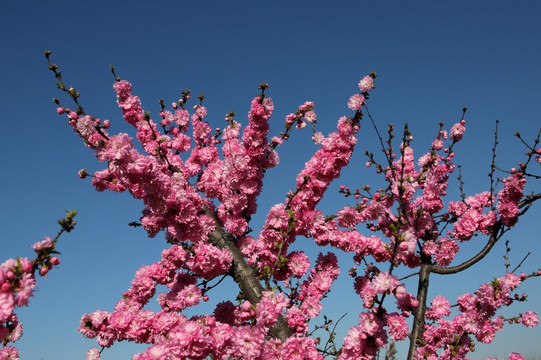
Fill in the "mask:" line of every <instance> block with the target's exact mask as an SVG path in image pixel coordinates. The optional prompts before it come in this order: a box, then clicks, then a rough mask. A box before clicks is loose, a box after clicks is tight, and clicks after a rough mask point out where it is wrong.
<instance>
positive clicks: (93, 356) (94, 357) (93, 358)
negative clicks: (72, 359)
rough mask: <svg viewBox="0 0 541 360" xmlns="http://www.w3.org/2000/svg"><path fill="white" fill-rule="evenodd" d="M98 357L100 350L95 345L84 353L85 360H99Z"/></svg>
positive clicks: (99, 356) (99, 357)
mask: <svg viewBox="0 0 541 360" xmlns="http://www.w3.org/2000/svg"><path fill="white" fill-rule="evenodd" d="M100 359H101V355H100V351H99V350H98V349H97V348H95V347H93V348H90V349H89V350H88V352H87V353H86V360H100Z"/></svg>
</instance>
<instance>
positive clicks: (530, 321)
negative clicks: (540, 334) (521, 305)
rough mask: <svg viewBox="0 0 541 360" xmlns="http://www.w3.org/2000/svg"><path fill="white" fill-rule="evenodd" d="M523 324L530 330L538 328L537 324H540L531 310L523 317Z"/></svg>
mask: <svg viewBox="0 0 541 360" xmlns="http://www.w3.org/2000/svg"><path fill="white" fill-rule="evenodd" d="M522 324H523V325H524V326H526V327H529V328H533V327H535V326H537V324H539V319H538V318H537V314H536V313H534V312H533V311H530V310H528V311H526V312H525V313H524V315H522Z"/></svg>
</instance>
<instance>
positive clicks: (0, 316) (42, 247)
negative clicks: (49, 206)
mask: <svg viewBox="0 0 541 360" xmlns="http://www.w3.org/2000/svg"><path fill="white" fill-rule="evenodd" d="M76 214H77V212H76V211H67V212H66V215H67V217H66V218H65V219H61V220H59V221H58V223H59V224H60V225H61V226H62V230H60V231H59V233H58V234H57V236H56V237H55V238H54V239H53V240H51V238H50V237H48V236H47V237H45V239H44V240H42V241H38V242H36V243H34V244H33V245H31V247H32V249H33V250H34V252H35V253H36V257H35V258H34V259H32V260H30V259H28V258H26V257H24V258H16V259H8V260H6V261H4V262H3V263H2V264H0V341H1V342H2V348H1V349H0V360H4V359H5V360H18V359H19V350H18V349H17V348H15V347H14V346H11V345H8V344H10V343H15V342H16V341H18V340H19V339H20V338H21V336H22V335H23V325H22V323H21V322H20V321H19V319H18V316H17V314H16V313H15V309H16V308H17V307H22V306H28V303H29V301H30V298H31V297H33V296H34V291H35V288H36V285H37V281H36V272H37V273H38V274H39V275H40V276H45V275H47V273H48V272H49V271H50V270H51V269H52V268H53V267H55V266H57V265H58V264H60V259H59V258H58V257H57V256H56V255H57V254H59V252H58V251H56V250H55V247H56V241H57V239H58V237H59V236H60V234H61V233H63V232H64V231H68V232H69V231H71V230H72V229H73V227H74V225H75V222H74V221H73V217H75V215H76Z"/></svg>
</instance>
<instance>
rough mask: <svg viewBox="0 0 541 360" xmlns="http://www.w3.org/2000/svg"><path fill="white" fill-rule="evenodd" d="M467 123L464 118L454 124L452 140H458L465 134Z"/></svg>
mask: <svg viewBox="0 0 541 360" xmlns="http://www.w3.org/2000/svg"><path fill="white" fill-rule="evenodd" d="M465 123H466V121H464V120H462V121H460V122H458V123H456V124H454V125H453V127H452V128H451V140H453V141H454V142H458V141H460V140H461V139H462V135H464V131H465V130H466V127H465V126H464V124H465Z"/></svg>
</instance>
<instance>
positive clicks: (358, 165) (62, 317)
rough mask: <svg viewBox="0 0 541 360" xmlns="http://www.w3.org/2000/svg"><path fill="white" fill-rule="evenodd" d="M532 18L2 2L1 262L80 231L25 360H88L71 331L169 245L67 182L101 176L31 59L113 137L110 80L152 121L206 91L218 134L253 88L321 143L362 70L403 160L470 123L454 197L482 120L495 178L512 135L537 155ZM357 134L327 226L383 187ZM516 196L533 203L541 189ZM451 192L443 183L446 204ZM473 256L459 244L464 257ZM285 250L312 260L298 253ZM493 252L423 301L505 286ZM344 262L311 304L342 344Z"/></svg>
mask: <svg viewBox="0 0 541 360" xmlns="http://www.w3.org/2000/svg"><path fill="white" fill-rule="evenodd" d="M331 4H332V5H331ZM511 4H512V5H511ZM540 18H541V5H540V3H539V2H538V1H527V0H526V1H520V2H513V3H511V2H509V1H500V0H493V1H462V0H457V1H452V2H451V1H448V2H444V1H409V2H404V1H370V2H369V1H335V2H330V1H319V0H313V1H273V2H255V1H235V2H233V1H231V2H228V1H220V2H219V1H215V2H212V1H199V2H196V1H193V2H186V1H153V2H150V1H129V2H128V1H102V0H95V1H86V2H82V1H80V2H77V1H65V0H64V1H53V2H46V1H25V0H21V1H2V2H0V74H1V80H2V86H1V90H0V104H1V108H2V111H1V113H0V119H1V123H2V127H3V130H2V134H3V136H2V142H1V144H2V148H3V149H4V155H3V158H2V170H1V174H2V176H0V198H1V199H2V206H1V207H0V262H1V261H3V260H5V259H7V258H10V257H16V256H21V257H23V256H28V257H30V256H32V249H31V248H30V247H29V245H30V244H32V243H34V242H36V241H39V240H41V239H43V237H44V236H45V235H51V236H52V235H54V234H55V233H56V231H57V229H58V227H57V225H56V220H57V219H59V218H61V217H62V216H63V214H64V212H63V211H64V210H65V209H77V210H79V215H78V216H77V219H76V220H77V221H78V225H77V227H76V229H75V230H74V231H73V232H72V233H70V234H67V235H65V236H63V237H62V238H61V239H60V243H59V245H58V249H59V250H60V251H61V252H62V255H61V265H60V266H59V267H58V268H57V269H54V271H52V272H51V273H50V274H49V276H48V279H47V280H45V279H41V278H40V279H39V282H38V286H39V291H38V292H37V293H36V297H35V298H33V299H31V302H30V307H28V308H25V309H21V310H19V311H18V314H19V318H20V320H21V321H22V322H23V324H24V326H25V335H24V336H23V338H22V340H21V341H20V342H19V343H17V344H16V345H17V347H18V348H19V349H20V350H21V355H22V358H23V359H25V360H39V359H45V360H53V359H55V360H72V359H81V358H84V354H85V353H86V350H87V349H88V348H89V347H91V346H94V344H95V343H94V342H93V341H91V340H86V339H84V338H82V336H80V335H79V334H78V333H77V332H76V328H77V326H78V322H79V319H80V317H81V315H82V314H83V313H85V312H91V311H94V310H96V309H104V310H109V311H110V310H112V308H113V307H114V305H115V303H116V301H117V300H118V299H119V298H120V296H121V293H122V292H123V291H125V290H126V289H128V288H129V286H130V282H131V279H132V278H133V274H134V273H135V271H136V270H137V269H138V268H139V266H141V265H143V264H150V263H152V262H154V261H157V260H158V259H159V256H160V252H161V249H162V248H163V247H164V246H165V241H164V239H163V235H159V236H157V237H156V238H154V239H147V237H146V235H145V233H144V231H143V230H141V229H133V228H131V227H128V226H127V224H128V223H129V222H130V221H133V220H137V219H138V218H139V217H140V210H141V209H142V204H141V203H138V202H136V201H135V200H132V199H130V198H129V195H127V194H113V193H96V192H95V191H94V190H93V188H92V187H91V186H90V181H89V180H80V179H78V178H77V171H78V170H79V169H81V168H87V169H88V170H89V171H95V170H99V169H101V166H102V164H99V163H98V162H97V161H96V159H95V158H94V156H93V155H92V153H91V151H89V150H88V149H87V148H85V147H84V146H83V145H82V143H81V141H80V140H79V138H78V137H77V136H76V135H75V134H74V133H73V132H72V131H71V129H70V128H69V127H68V126H67V125H66V123H65V119H64V118H63V117H60V116H58V115H57V114H56V112H55V106H54V105H53V104H52V103H51V99H52V98H53V97H57V96H60V95H61V94H60V93H59V92H58V91H57V90H56V89H55V79H54V77H53V75H52V74H51V73H50V72H49V71H48V70H47V66H46V63H45V59H44V57H43V50H45V49H50V50H52V51H53V59H54V61H55V62H56V63H58V64H59V65H60V67H61V69H62V72H63V75H64V77H65V79H66V81H67V83H68V84H71V85H73V86H74V87H76V88H77V90H79V91H80V92H81V102H82V104H83V106H84V107H85V110H86V111H87V112H88V113H90V114H92V115H95V116H97V117H100V118H102V119H103V118H107V119H110V120H111V122H112V124H113V126H112V129H111V131H110V132H111V133H113V132H118V131H129V127H128V126H126V125H124V124H123V123H122V122H121V120H122V119H121V113H120V110H119V109H118V108H117V106H116V103H115V95H114V93H113V91H112V87H111V85H112V83H113V77H112V75H111V74H110V71H109V69H108V64H114V65H115V66H116V68H117V72H118V74H119V75H120V76H121V77H122V78H124V79H127V80H129V81H131V82H132V83H133V84H134V92H135V93H136V94H138V95H139V96H141V98H142V101H143V105H144V107H145V108H146V109H148V110H151V111H152V114H153V115H154V117H157V109H158V108H159V105H158V103H157V101H158V100H159V99H160V98H164V99H165V100H166V103H168V104H169V103H171V102H172V101H174V100H177V99H178V98H179V95H180V91H181V90H184V89H186V88H189V89H191V90H192V92H193V94H199V93H200V92H204V93H205V95H206V100H205V103H206V105H207V107H208V109H209V117H208V119H211V122H212V124H213V127H214V126H220V127H221V126H223V125H224V122H223V117H224V114H226V113H228V112H229V111H230V110H231V109H234V110H235V112H236V113H237V119H239V120H241V121H245V114H246V113H247V111H248V109H249V103H250V100H251V98H252V97H253V96H255V95H256V94H257V86H258V85H259V83H260V82H262V81H266V82H268V83H269V84H270V89H269V91H268V95H270V96H271V97H272V98H273V100H274V103H275V115H274V116H273V120H272V125H271V132H274V134H277V133H278V132H279V131H280V130H281V127H282V125H283V118H284V116H285V115H286V114H287V113H289V112H293V111H295V109H296V108H297V106H298V105H299V104H301V103H303V102H304V101H306V100H312V101H315V103H316V111H317V113H318V122H319V123H318V126H319V130H320V131H322V132H324V133H328V132H330V131H332V130H333V128H334V126H335V124H336V120H337V119H338V118H339V117H340V116H342V115H344V114H346V115H349V114H351V111H350V110H349V109H348V108H347V106H346V103H347V99H348V98H349V96H350V95H351V94H353V93H354V92H355V91H358V88H357V87H356V85H357V83H358V81H359V79H360V78H361V76H362V75H364V74H367V73H368V72H370V71H376V72H378V74H379V77H378V79H377V84H376V86H377V88H376V90H375V91H374V92H373V95H372V96H371V99H370V102H369V108H370V111H371V113H372V114H373V116H374V119H375V121H376V122H377V124H378V125H379V126H380V130H384V129H385V127H386V124H387V123H394V124H395V125H396V127H397V129H400V128H401V127H402V126H403V125H404V123H405V122H408V123H409V126H410V129H411V131H412V132H413V134H414V138H415V140H414V142H413V144H412V145H413V147H414V149H416V154H417V155H421V154H423V152H424V151H425V150H426V149H427V148H428V147H429V144H430V142H431V140H432V138H433V136H434V135H435V134H436V132H437V129H438V126H437V122H439V121H443V122H445V123H446V124H447V125H448V127H450V126H451V125H452V124H453V123H454V122H456V121H458V120H459V119H460V115H461V109H462V107H463V106H468V107H469V109H470V110H469V111H468V113H467V116H466V119H467V121H468V123H467V125H466V126H467V130H466V135H465V138H464V140H463V142H462V143H460V144H459V145H458V146H457V147H456V153H457V156H456V160H457V163H461V164H462V165H463V176H464V179H465V191H466V193H467V194H474V193H477V192H480V191H484V190H487V189H488V186H489V180H488V177H487V173H488V171H489V165H490V160H491V150H490V149H491V146H492V143H493V140H494V137H493V133H494V126H495V120H496V119H499V120H500V121H501V123H500V134H501V136H500V139H499V140H500V144H499V148H498V157H497V163H498V164H499V165H500V166H501V167H502V168H510V167H511V166H514V165H515V162H513V161H516V159H521V158H520V155H521V154H523V153H524V152H525V148H524V147H523V146H522V145H521V144H520V143H519V141H518V140H517V139H516V138H514V137H513V136H512V134H513V133H515V132H516V131H520V132H522V134H524V136H525V137H526V138H528V139H533V137H534V135H535V133H536V132H537V130H538V129H539V127H540V125H541V121H540V117H539V104H540V101H539V98H540V95H541V90H540V87H539V84H540V83H541V67H540V66H539V65H540V64H541V45H540V44H541V42H540V41H539V39H541V25H540V22H539V19H540ZM64 102H65V103H66V105H67V104H68V100H67V99H64ZM368 125H369V124H368V123H367V122H365V123H364V124H363V129H362V130H361V133H360V135H359V144H358V149H357V152H356V154H355V155H354V158H353V161H352V163H351V164H350V167H349V168H348V169H347V170H346V171H345V173H344V178H343V179H342V180H341V181H339V182H336V183H333V186H332V188H331V189H329V192H328V198H327V199H325V201H323V202H322V203H321V205H320V208H321V209H322V210H323V211H324V212H325V213H328V214H331V213H333V212H335V211H336V210H337V209H339V208H341V207H343V206H344V205H345V204H347V203H348V202H347V200H345V199H343V198H341V197H340V196H339V195H338V194H337V191H336V190H337V188H338V186H339V185H340V184H342V183H343V184H345V185H348V186H352V187H356V186H362V185H365V184H371V185H373V186H374V187H379V186H381V185H383V182H382V181H381V180H382V179H381V178H379V177H377V176H375V175H374V174H373V173H372V172H371V171H370V170H369V169H366V168H365V167H364V165H363V164H364V163H365V161H366V159H365V157H364V155H363V153H364V150H365V149H369V150H370V151H372V152H374V153H377V152H378V151H379V148H378V144H377V141H376V138H375V134H374V131H373V129H372V128H371V127H370V126H368ZM132 134H133V133H132ZM316 149H317V147H316V146H315V145H313V143H311V141H310V131H309V130H308V129H305V130H304V131H302V132H296V133H294V134H293V136H292V138H291V140H290V141H289V142H288V143H287V144H286V145H285V146H283V147H282V148H281V150H280V155H281V164H280V165H279V167H277V168H275V169H274V170H272V171H270V172H269V174H268V176H267V178H266V179H265V187H264V194H263V195H262V197H261V200H260V206H259V209H260V212H259V215H258V216H257V217H255V218H254V221H253V223H252V227H253V228H255V229H259V227H260V226H261V223H262V219H263V218H264V216H265V212H266V210H268V209H269V208H270V207H271V206H272V205H273V204H275V203H277V202H280V201H283V199H284V197H285V194H286V192H287V191H288V190H289V189H292V188H293V187H294V184H295V181H294V178H295V176H296V174H297V173H298V171H299V170H300V169H301V168H302V167H303V164H304V163H305V162H306V161H307V160H308V159H309V157H310V155H311V154H312V153H313V152H314V151H315V150H316ZM537 173H539V170H538V169H537ZM529 190H530V191H535V192H539V191H540V187H539V184H537V185H535V186H533V185H530V188H529ZM456 194H457V186H456V182H455V183H454V190H452V191H450V195H456ZM537 205H538V206H537V207H534V208H533V209H532V210H531V211H530V212H529V213H528V214H527V215H526V216H525V217H523V218H521V220H520V223H519V226H518V228H517V229H516V230H515V231H512V232H510V233H509V234H508V235H507V236H506V237H505V239H506V240H510V244H511V245H510V247H511V253H510V257H511V262H512V264H513V265H517V264H518V263H519V262H520V261H521V260H522V258H523V257H524V256H525V255H526V254H527V253H528V252H531V253H532V255H530V256H529V257H528V258H527V259H526V261H524V263H523V265H522V268H521V270H523V271H525V272H526V271H532V270H535V269H537V268H538V267H539V266H540V265H541V261H540V260H539V259H540V255H541V245H540V243H541V241H540V240H541V239H540V235H539V227H538V221H539V219H540V218H541V211H540V210H539V209H540V206H539V204H537ZM484 241H485V239H483V238H476V239H474V240H472V241H471V244H468V246H469V247H467V248H466V249H465V250H464V251H465V252H466V254H465V255H464V256H468V254H472V253H473V252H474V251H475V250H476V249H478V248H479V247H480V246H482V244H483V242H484ZM298 247H300V248H303V249H306V250H308V251H309V253H310V254H311V256H313V257H315V256H316V255H317V249H314V248H313V247H312V245H311V244H310V243H309V242H308V241H306V240H305V241H304V242H300V241H299V244H298ZM504 252H505V247H504V245H503V243H499V244H497V245H496V246H495V248H494V250H493V253H492V254H491V255H490V256H489V257H487V258H485V259H484V260H483V261H482V262H481V263H479V264H478V265H477V266H476V267H475V269H472V270H469V271H468V272H466V273H463V274H460V275H456V276H450V277H436V276H435V277H433V278H432V284H433V288H431V290H430V293H429V298H430V299H431V298H432V297H434V296H435V295H437V294H438V293H440V292H443V293H444V294H446V295H449V296H451V297H454V298H455V299H456V296H458V295H460V294H462V293H464V292H471V291H474V290H475V289H476V288H477V286H479V285H480V284H481V283H484V282H489V281H490V280H491V279H492V277H493V276H501V275H502V274H503V272H504V265H503V264H504V260H503V255H504ZM340 261H341V263H342V264H344V270H343V274H342V276H341V277H340V278H339V280H338V282H337V284H336V286H335V288H334V291H333V292H331V296H330V297H329V298H328V299H327V300H326V302H325V303H324V306H325V308H324V309H325V310H324V313H326V314H329V315H330V316H331V317H334V318H335V319H337V318H338V317H339V316H340V315H341V314H343V313H345V312H347V313H348V315H347V317H346V318H345V319H344V320H343V322H342V323H341V326H339V331H340V333H341V334H342V336H343V335H344V334H345V333H346V331H347V328H349V327H350V326H353V325H355V324H356V323H357V319H358V318H357V317H358V313H359V311H360V310H361V301H360V299H359V298H358V297H357V296H355V294H354V293H353V291H352V284H351V279H350V278H348V276H347V269H348V268H349V267H350V266H351V259H350V256H345V257H343V256H341V257H340ZM406 274H407V271H405V272H403V275H406ZM540 284H541V283H540V280H539V279H534V280H532V281H529V282H527V283H526V284H524V286H523V287H522V288H521V291H525V292H526V293H527V294H529V301H528V303H526V304H524V303H521V304H516V305H517V306H516V307H512V308H511V309H510V310H509V311H507V310H506V312H505V314H507V315H513V314H516V313H518V312H520V311H522V312H524V311H525V310H527V309H532V310H535V311H537V312H539V313H541V305H540V304H541V291H540V290H539V289H540ZM226 288H227V289H226V290H223V289H222V290H219V289H220V288H216V290H214V291H213V292H212V293H211V294H210V296H211V300H210V301H209V304H208V306H207V307H201V308H198V309H196V310H195V312H193V313H208V312H210V311H212V307H213V306H214V305H215V304H216V303H217V302H219V301H221V300H222V298H223V297H224V296H226V295H227V296H230V297H231V295H230V294H233V295H232V296H233V297H234V294H235V292H234V290H233V292H232V290H231V289H234V287H233V286H226ZM540 337H541V331H540V330H539V329H534V330H526V329H525V328H524V327H523V326H521V325H515V326H506V327H505V328H504V332H503V333H500V334H499V336H498V337H497V338H496V341H495V343H494V344H493V345H491V346H489V347H486V346H478V347H477V351H476V352H474V353H472V354H471V358H472V359H480V358H483V357H487V356H499V357H502V358H507V355H508V354H509V352H511V351H520V352H522V353H523V355H532V356H534V355H535V356H537V354H540V353H541V347H540V345H539V344H538V342H535V341H534V342H532V341H531V339H539V338H540ZM143 349H144V347H143V348H142V347H140V346H131V345H123V344H120V345H117V346H115V347H113V348H112V349H109V350H106V351H105V352H104V354H103V359H107V360H109V359H128V358H130V357H131V354H133V353H135V352H140V351H142V350H143ZM404 356H405V355H404V354H403V353H402V355H401V358H403V357H404Z"/></svg>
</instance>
